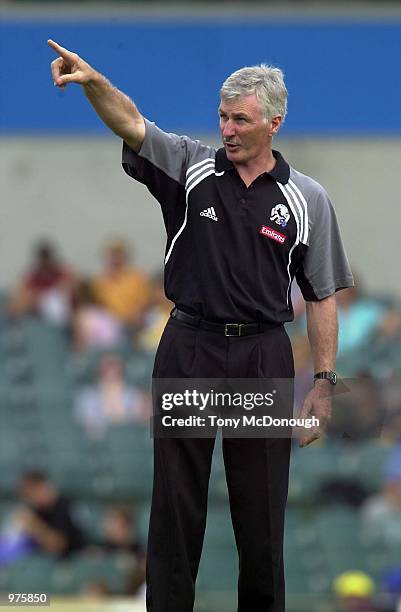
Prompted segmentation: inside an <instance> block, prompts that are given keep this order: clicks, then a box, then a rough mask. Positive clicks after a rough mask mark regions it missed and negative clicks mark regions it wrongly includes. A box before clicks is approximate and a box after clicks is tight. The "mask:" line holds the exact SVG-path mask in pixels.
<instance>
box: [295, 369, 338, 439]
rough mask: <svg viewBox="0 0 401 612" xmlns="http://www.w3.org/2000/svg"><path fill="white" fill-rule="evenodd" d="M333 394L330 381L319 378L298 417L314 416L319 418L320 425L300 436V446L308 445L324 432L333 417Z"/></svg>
mask: <svg viewBox="0 0 401 612" xmlns="http://www.w3.org/2000/svg"><path fill="white" fill-rule="evenodd" d="M331 395H332V389H331V384H330V382H329V381H327V380H318V381H316V382H315V385H314V387H313V389H311V390H310V391H309V393H308V395H307V396H306V397H305V400H304V403H303V406H302V409H301V412H300V414H299V415H298V419H307V418H311V417H312V416H314V417H316V418H317V419H318V421H319V425H317V426H315V427H312V428H311V429H310V430H309V431H308V434H307V435H306V436H305V435H303V436H302V437H301V438H300V440H299V446H300V448H303V447H304V446H308V444H311V442H314V441H315V440H318V439H319V438H320V437H321V436H322V435H323V434H324V432H325V430H326V427H327V424H328V422H329V420H330V417H331ZM302 431H303V432H304V431H305V429H304V428H302Z"/></svg>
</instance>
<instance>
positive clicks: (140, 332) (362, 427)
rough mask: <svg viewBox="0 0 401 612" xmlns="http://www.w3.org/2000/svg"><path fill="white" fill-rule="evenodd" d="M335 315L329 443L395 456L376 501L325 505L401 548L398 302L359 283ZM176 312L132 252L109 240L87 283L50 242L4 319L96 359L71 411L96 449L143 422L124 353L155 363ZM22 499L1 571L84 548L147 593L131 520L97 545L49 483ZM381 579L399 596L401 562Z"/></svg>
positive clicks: (123, 518)
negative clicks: (57, 336) (48, 333)
mask: <svg viewBox="0 0 401 612" xmlns="http://www.w3.org/2000/svg"><path fill="white" fill-rule="evenodd" d="M292 302H293V307H294V313H295V319H294V322H293V323H292V324H290V325H288V328H287V329H288V332H289V334H290V336H291V339H292V344H293V350H294V360H295V367H296V388H295V405H296V408H300V407H301V405H302V401H303V398H304V396H305V394H306V392H307V391H308V389H309V388H310V387H311V384H312V380H313V365H312V361H311V353H310V349H309V343H308V339H307V333H306V316H305V303H304V300H303V298H302V296H301V294H300V291H299V289H298V288H297V286H296V284H295V283H294V286H293V289H292ZM337 304H338V318H339V324H340V332H339V349H338V372H339V375H340V377H343V378H344V381H345V384H346V386H347V387H348V393H340V394H339V395H338V397H337V398H336V400H335V406H336V408H337V412H336V411H335V414H334V417H335V418H333V422H332V423H331V425H330V427H329V430H328V436H329V438H330V437H332V438H333V439H336V440H337V441H338V440H340V442H341V441H344V443H347V442H349V440H364V439H368V438H375V439H380V441H381V443H385V444H389V445H392V446H393V447H394V449H393V451H392V453H391V456H390V457H389V459H388V461H387V462H386V465H385V470H384V473H383V479H382V487H381V489H380V490H378V491H377V492H376V494H375V495H373V496H372V495H370V496H369V495H367V494H366V493H365V492H364V491H363V490H358V487H357V486H353V487H352V486H348V487H344V486H341V483H336V482H331V483H326V489H325V490H322V491H321V494H322V496H324V495H331V496H333V497H334V498H337V499H338V500H340V501H341V502H345V503H348V504H350V505H353V506H354V507H357V508H358V509H359V511H360V516H361V521H362V524H363V529H364V530H365V531H366V534H367V538H371V539H374V538H376V539H377V541H378V542H380V541H384V540H386V539H387V540H392V541H394V538H395V539H396V540H397V541H399V542H400V543H401V442H400V441H401V430H400V426H401V394H400V389H401V378H400V377H401V374H400V373H401V308H400V304H399V302H398V301H397V299H396V298H394V296H391V295H380V296H377V295H369V294H367V293H366V292H365V291H364V290H363V283H362V282H361V281H359V280H357V282H356V287H355V288H352V289H347V290H344V291H341V292H339V293H338V294H337ZM172 307H173V305H172V304H171V302H169V301H168V300H167V299H166V298H165V296H164V290H163V275H162V274H161V273H158V274H156V275H155V276H153V277H151V276H149V275H147V274H145V273H144V272H143V271H142V270H140V269H138V268H137V267H136V266H135V264H134V262H133V260H132V254H131V253H130V249H129V248H128V246H127V243H125V242H124V240H122V239H114V240H111V241H110V242H109V243H108V244H107V245H105V248H104V251H103V261H102V270H101V272H100V273H99V274H97V275H94V276H93V277H91V278H88V277H85V276H83V275H82V274H81V273H80V271H79V270H74V269H73V268H72V267H71V266H70V265H69V264H68V263H66V262H65V261H64V259H63V258H62V257H61V256H60V255H59V254H58V252H57V249H56V247H55V246H54V245H53V244H52V243H51V242H48V241H42V242H40V243H39V244H38V245H36V247H35V248H34V250H33V255H32V259H31V261H30V262H29V264H28V266H27V269H26V272H25V273H24V274H23V275H22V277H21V278H20V279H19V281H18V282H17V283H16V284H15V286H14V287H10V288H8V290H7V293H6V298H5V308H4V310H5V312H6V317H7V318H8V320H9V321H11V322H13V321H18V320H21V319H23V318H24V317H37V318H40V319H42V320H44V321H47V322H48V324H49V325H54V326H59V327H61V328H62V329H63V331H64V332H65V335H66V341H67V342H68V343H69V346H70V350H71V354H72V355H73V357H74V356H75V358H76V359H77V360H79V359H80V357H82V355H85V354H89V353H91V352H94V351H95V352H97V353H98V354H99V355H100V357H99V359H98V361H97V366H96V367H97V375H96V380H95V382H94V383H93V382H92V383H91V384H81V385H80V386H79V388H78V389H77V392H76V394H75V401H74V403H75V405H74V407H73V415H74V418H75V420H76V423H77V424H78V425H79V426H80V427H82V429H83V430H84V432H85V433H86V434H87V435H88V437H91V438H94V439H98V438H101V437H102V436H103V435H104V433H105V431H106V430H107V428H109V427H113V425H121V424H124V423H129V422H138V423H147V422H148V420H149V417H150V415H151V399H150V393H149V390H148V389H149V386H148V387H147V386H146V385H143V386H140V385H139V386H135V385H134V384H132V382H130V381H129V380H128V378H127V376H126V364H125V363H124V359H123V357H122V355H121V351H120V348H121V346H123V345H124V344H128V345H130V346H131V347H132V348H133V350H135V351H137V352H138V355H144V356H148V357H149V356H150V358H152V356H153V355H154V352H155V350H156V348H157V345H158V342H159V339H160V336H161V333H162V331H163V328H164V326H165V324H166V322H167V320H168V317H169V313H170V311H171V309H172ZM38 351H40V347H38ZM148 363H149V359H148ZM148 374H149V376H150V372H148ZM148 382H149V381H148ZM294 447H295V444H294ZM294 451H296V449H295V448H294ZM304 452H305V451H304ZM16 495H17V497H18V498H19V502H20V503H19V504H18V508H17V509H16V510H15V511H14V513H13V514H12V517H10V518H9V521H8V523H7V525H6V526H4V525H3V530H2V534H3V535H2V536H1V537H0V565H1V564H5V563H10V562H12V560H13V559H14V557H15V558H18V557H19V556H21V555H25V554H29V552H30V551H34V550H37V549H38V548H39V549H41V550H42V551H43V552H45V553H46V554H50V555H53V556H56V557H57V558H61V559H62V558H64V557H65V556H66V555H69V554H71V553H72V552H74V551H76V550H82V549H88V548H89V549H90V550H92V552H93V551H95V554H104V552H105V551H110V550H114V551H116V550H117V551H120V552H122V553H123V554H124V555H128V556H131V557H132V560H133V563H132V568H133V569H132V572H131V573H130V580H129V584H128V585H127V588H126V593H131V594H132V593H135V592H138V589H140V588H141V585H142V588H143V581H144V560H145V556H144V543H143V542H139V541H138V539H137V536H136V532H135V521H134V518H133V514H132V511H131V510H132V509H129V508H126V507H124V506H121V505H117V506H114V507H113V506H111V507H110V509H109V511H108V513H107V514H106V517H105V519H104V523H103V525H102V529H103V534H102V537H100V539H99V541H98V542H93V541H91V542H89V541H88V540H87V538H86V536H85V534H84V533H83V532H82V530H81V529H80V527H79V525H77V524H76V523H75V521H74V517H73V514H72V513H71V511H70V508H69V502H68V499H67V498H65V497H64V496H63V494H62V493H60V492H59V491H57V488H56V487H55V486H54V485H53V484H52V483H51V482H50V481H49V479H48V478H47V476H46V474H45V473H42V472H41V471H40V470H31V471H29V472H26V473H25V474H23V475H21V480H20V482H19V484H18V490H17V491H16ZM13 534H14V535H13ZM16 534H17V535H18V537H17V536H16ZM11 535H13V537H11ZM340 578H341V579H339V580H338V581H337V582H336V584H335V587H334V589H335V592H336V593H337V595H338V596H339V597H343V596H344V602H345V603H344V602H343V604H342V605H344V609H348V610H365V612H366V611H369V610H371V611H373V610H375V609H379V608H375V607H374V604H373V603H372V601H371V597H372V594H373V586H372V582H371V581H369V580H370V579H369V577H368V576H365V575H357V576H355V575H349V576H342V577H340ZM385 578H386V579H387V581H388V583H389V584H390V583H391V585H393V586H392V587H391V588H393V589H395V590H396V591H397V589H398V591H399V592H400V593H401V558H400V564H399V567H398V568H397V567H395V568H393V569H392V573H391V572H390V573H388V575H387V576H386V577H385ZM397 580H398V582H397ZM350 585H351V587H350ZM352 585H353V587H352ZM394 585H398V586H394ZM389 588H390V587H389ZM398 591H397V592H398ZM88 592H89V593H93V594H97V595H102V594H105V593H106V587H105V585H104V584H102V582H101V581H98V582H93V583H91V584H88ZM368 601H370V603H366V602H368ZM347 606H348V607H347ZM358 606H359V607H358ZM380 609H384V608H380ZM388 609H394V608H388Z"/></svg>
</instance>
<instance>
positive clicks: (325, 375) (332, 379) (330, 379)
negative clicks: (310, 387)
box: [313, 370, 337, 386]
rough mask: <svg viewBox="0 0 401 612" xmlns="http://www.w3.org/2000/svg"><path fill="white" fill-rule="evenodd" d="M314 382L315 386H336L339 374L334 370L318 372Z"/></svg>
mask: <svg viewBox="0 0 401 612" xmlns="http://www.w3.org/2000/svg"><path fill="white" fill-rule="evenodd" d="M313 382H314V384H317V383H319V384H320V383H321V382H324V383H328V384H330V385H332V386H334V385H336V384H337V374H336V373H335V372H334V371H333V370H323V371H320V372H316V373H315V375H314V377H313Z"/></svg>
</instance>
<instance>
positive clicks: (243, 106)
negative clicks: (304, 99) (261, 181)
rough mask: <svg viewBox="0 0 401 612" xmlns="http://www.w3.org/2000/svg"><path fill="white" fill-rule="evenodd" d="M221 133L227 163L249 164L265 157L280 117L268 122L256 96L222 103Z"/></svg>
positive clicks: (279, 122) (222, 101)
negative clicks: (228, 161) (262, 156)
mask: <svg viewBox="0 0 401 612" xmlns="http://www.w3.org/2000/svg"><path fill="white" fill-rule="evenodd" d="M219 115H220V131H221V136H222V139H223V144H224V148H225V150H226V154H227V157H228V159H229V160H230V161H231V162H233V163H234V164H238V165H241V164H247V163H249V162H250V161H252V160H254V159H257V158H258V157H259V156H261V155H263V154H264V153H265V151H266V148H267V147H268V146H269V144H270V142H271V138H272V136H273V134H275V133H276V132H277V131H278V129H279V127H280V124H281V117H280V116H279V117H275V118H274V119H272V120H271V121H266V120H265V119H264V118H263V115H262V109H261V106H260V102H259V100H258V99H257V97H256V94H251V95H250V96H244V97H241V98H236V99H234V100H221V102H220V106H219Z"/></svg>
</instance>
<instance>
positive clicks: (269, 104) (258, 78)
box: [220, 64, 288, 121]
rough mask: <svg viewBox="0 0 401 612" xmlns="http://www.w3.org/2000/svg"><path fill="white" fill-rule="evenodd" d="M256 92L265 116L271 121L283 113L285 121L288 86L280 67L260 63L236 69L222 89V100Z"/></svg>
mask: <svg viewBox="0 0 401 612" xmlns="http://www.w3.org/2000/svg"><path fill="white" fill-rule="evenodd" d="M253 93H254V94H256V97H257V99H258V100H259V102H260V105H261V107H262V113H263V117H264V118H265V119H267V121H271V120H272V119H273V117H277V115H281V117H282V120H283V121H284V119H285V116H286V114H287V95H288V93H287V88H286V86H285V83H284V74H283V71H282V70H280V68H276V67H275V66H268V65H267V64H260V65H259V66H245V67H244V68H240V69H239V70H236V71H235V72H233V73H232V74H230V76H229V77H227V79H226V80H225V81H224V83H223V85H222V87H221V89H220V97H221V99H222V100H233V99H235V98H242V97H243V96H250V95H252V94H253Z"/></svg>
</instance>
